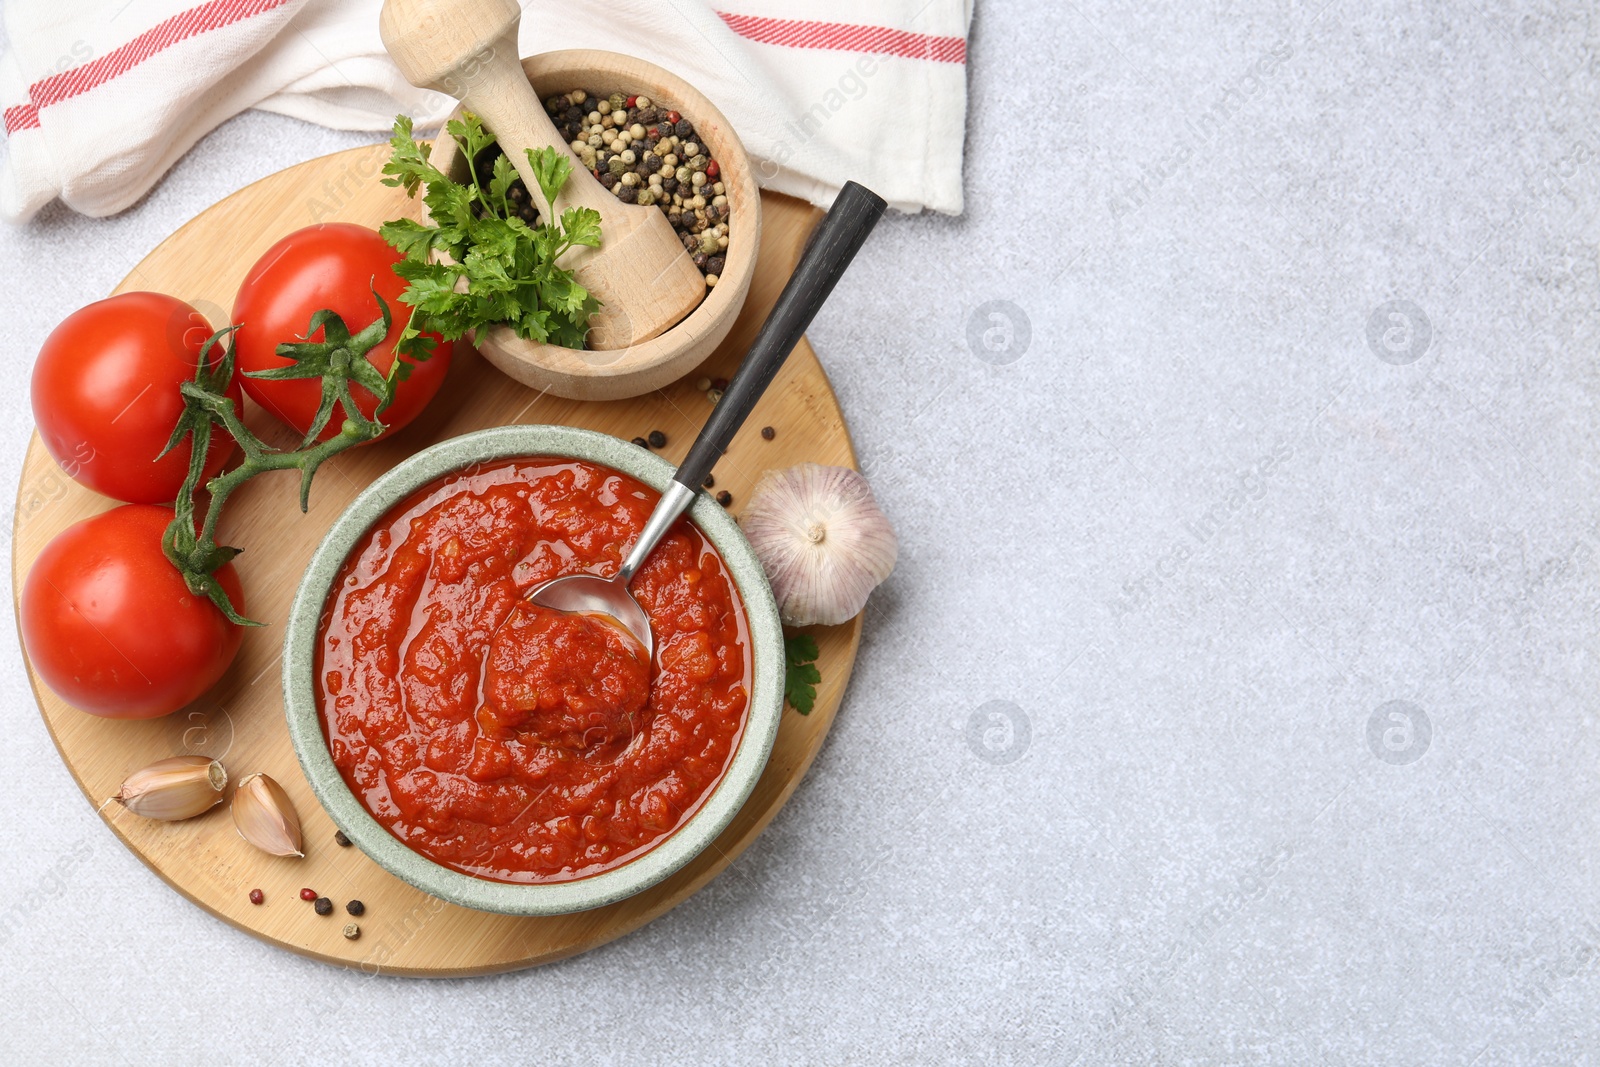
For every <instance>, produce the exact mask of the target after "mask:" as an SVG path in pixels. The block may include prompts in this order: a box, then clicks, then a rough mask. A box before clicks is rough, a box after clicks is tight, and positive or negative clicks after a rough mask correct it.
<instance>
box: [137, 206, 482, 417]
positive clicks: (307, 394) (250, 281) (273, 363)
mask: <svg viewBox="0 0 1600 1067" xmlns="http://www.w3.org/2000/svg"><path fill="white" fill-rule="evenodd" d="M404 258H405V257H404V256H402V255H401V254H400V253H399V252H396V251H395V250H394V249H393V248H391V247H389V245H388V243H387V242H385V241H384V239H383V238H382V237H380V236H378V234H377V232H376V231H374V230H369V229H367V228H366V227H365V226H356V225H352V224H350V223H346V222H327V223H320V224H318V225H315V226H307V227H306V228H305V229H302V230H296V231H295V232H294V233H291V234H290V235H289V236H287V237H285V238H284V239H283V240H281V241H279V242H278V243H277V244H275V245H273V246H272V247H271V248H270V249H268V250H267V252H266V254H265V255H263V256H262V257H261V258H260V259H259V260H257V261H256V264H255V266H253V267H251V268H250V273H249V274H247V275H246V276H245V279H244V283H243V284H242V285H241V286H240V287H239V295H238V297H237V298H236V299H235V300H234V304H233V322H234V324H235V325H236V326H237V327H238V331H237V333H236V334H235V335H234V338H233V343H234V346H235V348H236V350H237V352H238V361H239V370H240V372H241V373H242V374H243V376H244V378H243V381H244V391H245V392H246V393H247V394H249V396H250V399H252V400H254V401H255V402H256V403H258V404H260V405H261V406H262V407H263V408H266V409H267V410H268V411H270V412H272V413H273V414H274V415H276V416H277V417H278V418H279V419H280V420H281V421H283V422H285V423H287V424H288V425H289V426H291V427H293V428H294V429H295V430H297V431H298V432H299V433H300V434H302V435H306V434H307V433H308V431H310V429H311V428H312V426H313V424H314V423H315V422H316V421H317V419H318V416H319V413H320V412H321V411H322V410H323V409H324V408H325V406H326V403H327V401H328V399H329V397H328V394H327V391H326V388H325V385H324V382H322V381H321V380H319V379H318V378H316V377H307V376H295V377H287V376H286V377H272V378H262V377H260V376H259V374H260V372H263V371H279V372H282V371H285V370H286V369H289V368H292V367H293V366H294V360H293V359H292V358H290V357H287V356H283V355H280V354H279V352H278V347H279V346H280V345H283V344H286V343H302V342H306V341H310V342H321V341H323V340H325V336H324V333H323V330H322V329H321V328H320V327H318V326H313V328H312V330H310V331H309V332H308V331H307V329H306V324H307V322H308V321H310V320H311V318H312V316H313V315H314V314H316V313H317V312H319V311H331V312H333V313H334V314H335V315H337V316H338V317H339V318H340V319H341V320H343V321H344V322H346V323H351V324H361V325H364V324H366V323H369V322H373V321H374V320H376V319H377V318H378V317H379V298H380V297H381V298H382V299H383V300H384V301H385V302H387V304H388V305H390V306H391V307H397V308H401V309H404V305H402V304H400V294H401V293H403V292H405V289H406V283H405V282H404V281H402V280H401V279H400V277H399V276H398V275H397V274H395V273H394V270H393V267H394V265H395V264H396V263H399V262H401V261H402V260H403V259H404ZM405 326H406V318H405V316H404V315H403V314H402V315H399V316H397V317H396V318H395V320H394V321H393V322H392V323H390V326H389V330H388V333H387V334H386V335H384V337H383V338H382V340H380V341H379V342H378V343H377V344H376V345H374V346H373V347H372V348H371V350H370V351H368V352H367V353H366V359H367V360H368V361H369V362H370V363H371V364H372V365H373V366H374V367H375V368H376V369H377V370H378V372H379V373H380V374H382V375H385V376H390V372H391V368H392V367H393V364H394V361H395V344H396V343H397V342H398V341H399V340H400V335H401V334H402V333H403V332H404V330H405ZM424 336H426V337H428V338H429V339H431V340H432V341H433V342H434V347H433V352H432V356H431V357H430V358H429V359H427V360H425V361H417V360H415V359H413V358H411V357H410V356H401V357H400V359H401V362H402V364H403V365H404V370H403V372H402V373H401V374H398V375H394V376H393V377H394V378H395V379H396V380H395V382H394V384H395V388H394V390H393V393H394V399H393V400H392V401H391V402H390V404H389V406H388V407H387V408H385V409H384V410H383V411H382V412H379V411H378V410H377V409H378V404H379V400H378V397H377V396H376V395H374V394H373V393H372V392H371V391H370V390H369V389H366V388H364V387H362V386H361V385H360V384H359V383H357V384H356V385H355V386H354V387H353V389H352V396H353V398H354V400H355V403H356V405H357V406H358V407H359V408H360V409H361V413H362V414H363V415H364V416H366V417H367V418H369V419H370V418H374V417H377V418H379V419H381V420H382V422H383V424H384V426H386V427H387V428H388V430H389V431H394V430H398V429H400V428H401V427H403V426H405V425H406V424H407V423H409V422H410V421H411V420H412V419H414V418H416V417H417V415H419V414H420V413H421V412H422V409H423V408H425V407H427V405H428V402H429V401H430V400H432V399H433V397H434V394H435V393H437V392H438V391H439V387H440V386H441V385H443V384H444V378H445V374H446V372H448V371H449V369H450V347H451V346H450V344H449V342H446V341H443V340H441V339H440V338H439V337H438V335H437V334H425V335H424ZM174 417H176V416H174ZM168 427H169V428H170V427H171V423H168ZM338 431H339V423H338V422H337V421H328V422H326V423H325V424H324V425H323V426H322V427H321V429H320V431H319V432H318V433H317V434H316V435H315V439H316V440H319V441H326V440H328V439H329V438H331V437H333V436H334V435H335V434H336V433H338ZM306 443H308V444H309V443H310V441H309V440H308V441H307V442H306Z"/></svg>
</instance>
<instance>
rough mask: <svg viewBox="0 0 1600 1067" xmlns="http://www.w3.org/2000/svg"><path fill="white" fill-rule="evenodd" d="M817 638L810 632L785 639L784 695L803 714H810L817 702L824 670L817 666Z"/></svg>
mask: <svg viewBox="0 0 1600 1067" xmlns="http://www.w3.org/2000/svg"><path fill="white" fill-rule="evenodd" d="M817 655H818V650H817V639H816V638H814V637H812V636H811V635H810V634H796V635H795V636H794V637H785V638H784V639H783V658H784V662H785V666H786V667H787V670H786V672H785V675H784V681H783V696H784V699H785V700H787V701H788V702H789V703H790V704H791V705H792V706H793V707H794V710H795V711H798V712H799V713H800V714H802V715H810V714H811V709H812V708H814V707H815V706H816V703H817V683H818V682H820V681H822V672H821V671H819V670H817V668H816V658H817Z"/></svg>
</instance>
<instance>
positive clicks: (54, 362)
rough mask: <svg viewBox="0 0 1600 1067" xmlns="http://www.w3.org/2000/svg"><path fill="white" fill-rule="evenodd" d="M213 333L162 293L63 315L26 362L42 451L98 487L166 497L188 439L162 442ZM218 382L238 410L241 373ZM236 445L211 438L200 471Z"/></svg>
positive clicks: (131, 496)
mask: <svg viewBox="0 0 1600 1067" xmlns="http://www.w3.org/2000/svg"><path fill="white" fill-rule="evenodd" d="M210 336H211V327H210V325H209V324H207V322H206V320H205V319H204V317H202V316H201V314H200V313H199V312H198V311H196V310H195V309H194V308H192V307H190V306H189V305H188V304H186V303H184V302H183V301H182V300H178V299H175V298H173V297H170V296H164V295H163V294H161V293H122V294H120V295H118V296H113V297H110V298H109V299H106V300H98V301H96V302H95V303H93V304H90V305H88V306H87V307H84V308H80V309H79V310H77V311H74V312H73V313H72V314H71V315H68V316H67V317H66V319H65V320H63V321H62V323H61V325H59V326H57V327H56V328H55V329H54V330H52V331H51V333H50V336H49V337H47V338H46V339H45V342H44V347H43V348H41V349H40V350H39V359H38V361H37V362H36V363H35V364H34V366H33V380H32V387H31V395H32V401H33V418H34V422H36V423H37V424H38V426H39V439H40V441H42V442H43V443H44V447H45V449H46V450H47V451H48V452H49V453H50V455H51V457H52V458H54V459H55V461H56V462H57V463H59V464H60V465H61V467H62V469H63V470H65V471H66V472H67V474H69V475H71V476H72V477H73V478H75V479H76V480H77V481H79V482H80V483H82V484H83V485H85V486H87V487H89V488H90V489H93V490H94V491H95V492H97V493H104V494H105V495H106V496H109V497H114V498H115V499H117V500H126V501H128V502H130V503H135V504H165V503H170V502H171V501H172V500H173V499H175V498H176V497H177V495H178V488H179V486H181V485H182V484H183V480H184V475H185V474H186V473H187V471H188V469H189V445H188V444H187V443H185V444H183V445H182V446H181V447H178V448H175V449H173V450H172V451H170V452H167V453H166V454H165V455H163V454H162V447H163V446H164V445H165V444H166V443H167V439H168V437H169V436H170V435H171V433H172V427H173V424H174V423H176V422H177V421H178V417H179V416H180V415H182V414H183V410H184V401H183V397H182V396H180V395H179V392H178V390H179V386H180V385H181V383H183V382H185V381H187V380H188V379H190V378H192V377H193V376H194V373H195V370H196V368H197V366H198V363H199V359H200V350H201V347H202V346H203V345H204V344H205V342H206V339H207V338H208V337H210ZM219 355H220V353H219ZM213 361H215V357H214V360H213ZM224 388H225V392H226V394H227V396H228V398H229V399H230V400H231V401H232V402H233V405H234V410H235V411H237V412H240V413H242V412H243V410H244V409H243V406H242V404H241V402H240V401H241V394H240V391H239V383H238V381H237V380H230V381H228V382H227V383H226V384H225V387H224ZM233 452H234V448H233V442H232V441H230V440H228V439H227V438H226V437H223V436H218V437H216V438H214V439H213V440H212V441H211V443H210V448H209V449H208V451H207V452H206V461H205V467H204V470H205V476H206V477H208V478H209V477H211V476H212V475H214V474H216V473H217V472H218V471H219V470H221V469H222V465H223V464H224V463H226V462H227V460H228V457H229V456H231V455H233Z"/></svg>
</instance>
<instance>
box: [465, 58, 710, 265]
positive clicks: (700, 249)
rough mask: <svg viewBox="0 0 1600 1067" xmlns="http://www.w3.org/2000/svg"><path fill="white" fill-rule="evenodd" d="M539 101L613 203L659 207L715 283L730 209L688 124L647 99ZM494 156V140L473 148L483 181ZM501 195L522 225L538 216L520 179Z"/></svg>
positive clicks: (575, 93) (571, 96) (584, 95)
mask: <svg viewBox="0 0 1600 1067" xmlns="http://www.w3.org/2000/svg"><path fill="white" fill-rule="evenodd" d="M544 106H545V110H546V111H547V112H549V114H550V119H551V121H552V122H554V123H555V126H556V130H557V131H558V132H559V133H560V134H561V137H562V139H563V140H565V141H566V142H567V144H568V146H569V147H570V148H571V149H572V151H573V152H574V154H576V155H577V157H578V159H579V160H581V161H582V163H583V165H584V166H585V167H588V168H589V172H590V173H591V174H593V175H594V176H595V178H596V179H598V180H599V182H600V184H601V185H603V186H605V187H606V188H607V189H610V190H611V192H612V193H613V194H615V196H616V198H617V199H618V200H621V201H622V202H623V203H625V204H645V205H647V206H648V205H654V206H656V207H658V208H660V209H661V211H662V212H663V213H664V214H665V215H666V216H667V221H668V222H670V223H671V224H672V228H673V230H674V231H675V232H676V233H677V235H678V239H679V240H680V241H682V242H683V247H684V249H685V251H687V252H688V253H689V255H690V257H691V258H693V260H694V265H695V266H696V267H698V268H699V269H700V272H701V273H702V274H704V275H705V279H706V286H707V287H708V288H709V287H712V286H715V285H716V284H717V280H718V278H720V277H721V275H722V271H723V269H724V267H725V266H726V255H727V249H728V221H729V218H730V216H731V215H732V214H733V210H732V208H731V207H730V206H729V204H728V190H727V186H726V185H724V184H723V182H722V181H721V177H722V167H721V164H719V163H718V162H717V161H716V160H715V159H713V158H711V154H710V150H709V148H708V146H706V145H705V144H703V143H702V142H701V141H700V140H699V138H698V136H697V135H696V134H695V129H694V124H693V123H691V122H690V121H689V120H688V119H686V118H684V117H683V116H682V115H680V114H679V113H678V112H676V111H672V110H669V109H667V108H663V107H657V106H656V105H655V103H654V102H653V101H652V100H651V99H650V98H649V97H647V96H628V95H626V94H623V93H612V94H611V95H610V96H608V97H600V96H597V95H595V94H592V93H589V92H586V91H584V90H582V89H574V90H572V91H571V92H569V93H562V94H561V95H559V96H552V97H550V98H549V99H547V100H546V101H545V102H544ZM501 154H502V153H501V151H500V146H499V145H498V144H491V145H489V146H488V147H486V148H484V149H483V150H482V151H481V152H479V153H478V156H477V158H476V159H474V160H473V169H474V172H475V173H476V174H477V176H478V178H479V180H480V181H487V180H488V176H489V174H490V173H491V172H492V171H493V170H494V161H495V157H496V156H499V155H501ZM507 195H508V197H509V198H510V200H511V202H512V205H513V210H514V211H515V212H516V214H517V215H518V217H520V218H521V219H522V220H523V221H524V222H526V223H528V224H529V225H530V226H531V225H533V224H534V223H535V222H536V221H537V220H538V218H539V213H538V211H537V210H536V209H535V207H534V205H533V202H532V199H531V198H530V197H529V196H528V190H527V187H526V186H524V185H523V183H522V182H521V181H517V182H515V183H514V184H513V185H512V186H511V188H510V190H509V192H508V194H507Z"/></svg>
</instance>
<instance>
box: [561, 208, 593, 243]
mask: <svg viewBox="0 0 1600 1067" xmlns="http://www.w3.org/2000/svg"><path fill="white" fill-rule="evenodd" d="M561 228H562V229H563V230H565V231H567V244H569V245H583V246H584V247H586V248H599V247H600V212H598V211H596V210H595V209H594V208H592V207H569V208H567V210H565V211H563V212H562V213H561Z"/></svg>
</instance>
